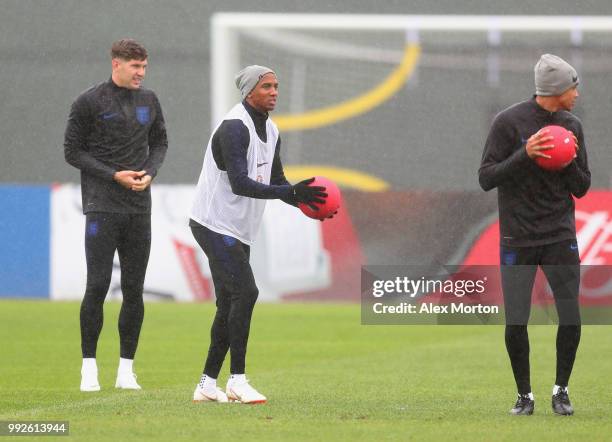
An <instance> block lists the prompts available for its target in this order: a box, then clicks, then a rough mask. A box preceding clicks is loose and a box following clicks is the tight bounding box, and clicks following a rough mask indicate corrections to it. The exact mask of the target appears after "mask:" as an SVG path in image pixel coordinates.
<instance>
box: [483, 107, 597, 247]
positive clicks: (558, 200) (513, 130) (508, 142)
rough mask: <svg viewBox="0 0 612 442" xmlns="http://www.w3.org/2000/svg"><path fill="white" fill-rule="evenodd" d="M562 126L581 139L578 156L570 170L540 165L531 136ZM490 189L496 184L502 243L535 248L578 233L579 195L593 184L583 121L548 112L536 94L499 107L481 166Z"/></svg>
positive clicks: (583, 193)
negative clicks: (529, 146)
mask: <svg viewBox="0 0 612 442" xmlns="http://www.w3.org/2000/svg"><path fill="white" fill-rule="evenodd" d="M549 125H558V126H562V127H565V128H566V129H568V130H570V131H572V132H573V133H574V135H576V138H577V139H578V144H579V150H578V156H577V158H576V159H575V160H574V161H572V162H571V163H570V164H569V165H568V166H567V167H566V168H565V169H563V170H561V171H559V172H551V171H547V170H545V169H542V168H540V167H539V166H538V165H537V164H536V163H535V161H533V160H532V159H530V158H529V157H528V155H527V151H526V149H525V144H526V143H527V139H528V138H529V137H531V136H532V135H533V134H535V133H536V132H537V131H538V130H540V129H541V128H543V127H545V126H549ZM478 178H479V182H480V186H481V187H482V188H483V190H485V191H489V190H491V189H494V188H497V195H498V205H499V222H500V241H501V244H502V245H508V246H517V247H530V246H538V245H544V244H551V243H555V242H558V241H563V240H566V239H573V238H575V237H576V223H575V216H574V199H573V196H574V197H577V198H580V197H582V196H584V195H585V194H586V192H587V190H588V189H589V187H590V185H591V173H590V171H589V167H588V162H587V149H586V145H585V141H584V134H583V131H582V124H581V122H580V120H579V119H578V118H577V117H576V116H574V115H573V114H571V113H570V112H567V111H564V110H562V111H558V112H549V111H547V110H545V109H543V108H542V107H540V105H538V103H537V102H536V99H535V97H533V98H532V99H530V100H527V101H523V102H521V103H517V104H515V105H513V106H511V107H509V108H508V109H506V110H504V111H502V112H500V113H499V114H498V115H497V116H496V117H495V119H494V121H493V124H492V126H491V129H490V132H489V135H488V138H487V141H486V144H485V147H484V152H483V155H482V161H481V164H480V169H479V171H478Z"/></svg>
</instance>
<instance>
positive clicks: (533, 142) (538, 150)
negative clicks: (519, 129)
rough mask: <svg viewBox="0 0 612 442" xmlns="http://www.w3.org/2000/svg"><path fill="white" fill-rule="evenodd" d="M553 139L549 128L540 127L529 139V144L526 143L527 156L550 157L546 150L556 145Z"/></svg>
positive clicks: (534, 157) (533, 157)
mask: <svg viewBox="0 0 612 442" xmlns="http://www.w3.org/2000/svg"><path fill="white" fill-rule="evenodd" d="M552 140H553V136H552V135H550V130H549V129H545V128H543V129H540V130H539V131H537V132H536V133H535V134H533V135H532V136H530V137H529V139H528V140H527V144H525V150H526V151H527V156H528V157H529V158H531V159H532V160H534V159H536V157H540V158H550V155H547V154H546V151H547V150H550V149H552V148H553V147H555V145H554V144H553V143H552Z"/></svg>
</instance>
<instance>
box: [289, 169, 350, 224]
mask: <svg viewBox="0 0 612 442" xmlns="http://www.w3.org/2000/svg"><path fill="white" fill-rule="evenodd" d="M309 186H322V187H325V191H324V192H325V193H327V197H326V198H324V199H325V202H324V203H313V204H314V205H315V206H317V207H318V208H319V210H312V209H311V208H310V206H308V205H307V204H304V203H299V204H298V207H299V208H300V210H301V211H302V212H304V215H306V216H308V217H310V218H314V219H325V218H327V217H328V216H330V215H333V214H334V213H335V212H336V211H337V210H338V209H339V208H340V189H338V186H336V184H335V183H334V182H333V181H331V180H328V179H327V178H325V177H322V176H316V177H314V181H313V182H312V183H310V184H309Z"/></svg>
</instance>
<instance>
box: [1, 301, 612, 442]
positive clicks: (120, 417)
mask: <svg viewBox="0 0 612 442" xmlns="http://www.w3.org/2000/svg"><path fill="white" fill-rule="evenodd" d="M118 310H119V305H118V304H117V303H109V304H107V305H106V306H105V326H104V329H103V331H102V336H101V339H100V342H99V345H98V367H99V370H100V383H101V385H102V391H101V392H99V393H81V392H80V391H79V389H78V387H79V380H80V364H81V361H80V342H79V323H78V315H79V304H78V303H61V302H56V303H52V302H35V301H2V302H0V322H1V324H2V327H1V328H0V342H1V349H0V354H1V357H0V420H13V419H14V420H34V419H39V420H68V421H69V422H70V439H68V440H79V441H80V440H111V441H132V440H147V441H158V440H159V441H178V440H214V441H216V440H282V441H287V440H333V441H339V440H429V441H431V440H458V441H460V440H470V441H477V440H483V441H485V440H486V441H488V440H496V441H503V440H512V441H515V440H517V438H518V439H520V440H538V441H540V440H554V441H558V440H564V441H565V440H589V441H599V440H612V419H610V412H611V410H612V392H611V390H610V383H609V382H608V381H609V379H610V374H611V373H612V357H611V356H610V355H611V353H610V349H611V348H612V328H611V327H604V326H585V327H583V333H582V342H581V346H580V349H579V353H578V358H577V361H576V365H575V368H574V373H573V377H572V382H571V385H570V397H571V399H572V402H573V404H574V407H575V409H576V414H575V415H574V416H572V417H560V416H555V415H553V414H552V411H551V409H550V394H551V388H552V384H553V382H554V371H555V362H554V360H555V330H556V328H555V327H552V326H532V327H530V329H529V332H530V337H531V366H532V384H533V388H534V393H535V396H536V411H535V414H534V415H533V416H530V417H528V416H524V417H523V416H521V417H513V416H509V415H508V414H507V411H508V409H509V408H510V407H511V405H512V404H513V402H514V400H515V388H514V381H513V379H512V374H511V370H510V367H509V362H508V360H507V356H506V352H505V348H504V344H503V327H500V326H363V325H361V324H360V312H359V306H358V305H326V304H309V305H306V304H285V305H269V304H260V305H257V307H256V308H255V313H254V320H253V324H252V329H251V338H250V343H249V354H248V358H247V375H248V376H249V377H250V379H251V381H252V384H253V385H254V386H255V387H256V388H257V389H259V390H260V391H262V392H263V393H264V394H266V395H267V396H268V403H267V404H266V405H256V406H248V405H239V404H211V403H208V404H206V403H199V404H194V403H192V401H191V395H192V393H193V388H194V386H195V384H196V383H197V381H198V379H199V376H200V372H201V369H202V365H203V358H204V355H205V352H206V349H207V347H208V342H209V338H208V334H209V328H210V324H211V321H212V316H213V311H214V308H213V306H212V305H209V304H163V303H160V304H147V306H146V313H145V322H144V326H143V330H142V334H141V340H140V347H139V350H138V353H137V357H136V363H135V370H136V373H137V374H138V380H139V382H140V383H141V385H142V386H143V388H144V389H143V391H137V392H134V391H118V390H115V388H114V378H115V371H116V368H117V362H118V352H119V349H118V347H119V344H118V332H117V315H118ZM227 369H228V367H227V364H226V366H224V369H223V371H222V374H221V376H220V381H221V382H222V383H223V386H224V383H225V380H226V379H227ZM27 439H28V438H20V439H19V440H27ZM44 440H50V439H44Z"/></svg>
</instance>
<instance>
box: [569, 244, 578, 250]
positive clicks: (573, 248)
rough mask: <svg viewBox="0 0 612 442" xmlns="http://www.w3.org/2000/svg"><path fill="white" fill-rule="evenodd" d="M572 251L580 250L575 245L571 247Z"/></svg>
mask: <svg viewBox="0 0 612 442" xmlns="http://www.w3.org/2000/svg"><path fill="white" fill-rule="evenodd" d="M570 249H572V250H578V246H577V245H575V244H572V245H571V246H570Z"/></svg>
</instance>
